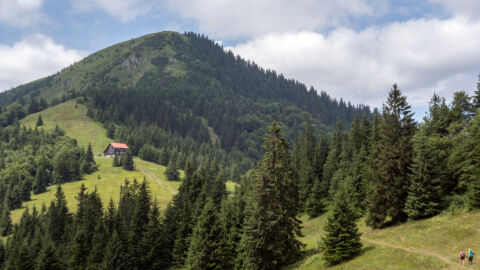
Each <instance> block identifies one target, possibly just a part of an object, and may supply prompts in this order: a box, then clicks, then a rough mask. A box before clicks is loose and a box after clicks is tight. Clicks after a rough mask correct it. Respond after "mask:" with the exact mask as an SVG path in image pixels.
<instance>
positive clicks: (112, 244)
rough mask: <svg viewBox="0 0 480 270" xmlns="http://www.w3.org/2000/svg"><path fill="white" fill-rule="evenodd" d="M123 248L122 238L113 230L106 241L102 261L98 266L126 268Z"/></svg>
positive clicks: (114, 268) (114, 269)
mask: <svg viewBox="0 0 480 270" xmlns="http://www.w3.org/2000/svg"><path fill="white" fill-rule="evenodd" d="M125 257H126V254H125V249H124V245H123V241H122V239H121V238H120V237H119V236H118V233H117V231H114V232H113V234H112V237H111V238H110V240H109V241H108V243H107V246H106V248H105V253H104V256H103V261H102V264H101V266H100V269H102V270H120V269H128V268H126V267H125V259H126V258H125Z"/></svg>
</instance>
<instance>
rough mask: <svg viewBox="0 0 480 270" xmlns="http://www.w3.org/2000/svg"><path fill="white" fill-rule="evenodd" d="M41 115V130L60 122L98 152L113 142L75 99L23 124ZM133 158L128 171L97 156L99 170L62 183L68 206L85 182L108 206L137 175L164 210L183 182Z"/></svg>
mask: <svg viewBox="0 0 480 270" xmlns="http://www.w3.org/2000/svg"><path fill="white" fill-rule="evenodd" d="M39 114H40V115H41V116H42V119H43V122H44V125H43V126H41V127H40V129H45V130H46V131H52V130H53V129H55V126H56V125H58V126H59V127H60V128H61V129H62V130H64V131H65V134H66V135H67V136H69V137H71V138H74V139H76V140H77V141H78V144H79V145H80V146H82V147H84V148H86V147H87V146H88V143H91V144H92V148H93V151H94V154H95V155H97V154H99V153H102V152H103V150H104V149H105V147H106V145H108V143H109V142H110V141H111V140H109V139H108V138H107V137H106V135H105V134H106V130H105V129H104V128H103V127H102V126H101V125H100V124H99V123H98V122H94V121H93V120H92V119H90V118H88V117H87V116H86V108H85V106H83V105H82V104H76V103H75V102H74V101H68V102H65V103H61V104H59V105H56V106H53V107H50V108H48V109H46V110H44V111H41V112H38V113H35V114H31V115H28V116H27V117H25V118H24V119H23V120H22V121H21V124H22V125H25V126H27V127H34V126H35V123H36V121H37V118H38V115H39ZM134 160H135V166H136V170H135V171H132V172H129V171H126V170H123V169H122V168H121V167H112V159H111V158H106V157H101V156H96V157H95V161H96V163H97V165H98V166H99V168H98V171H96V172H95V173H93V174H90V175H85V176H84V179H83V180H81V181H75V182H70V183H66V184H63V185H62V188H63V189H64V192H65V196H66V199H67V201H68V207H69V209H70V210H71V211H76V208H77V201H76V199H75V196H76V195H77V193H78V191H79V188H80V185H81V184H82V183H84V184H85V186H86V187H87V189H88V191H93V190H94V189H95V188H96V189H97V191H98V192H99V194H100V197H101V198H102V201H103V204H104V206H105V205H106V204H107V203H108V201H109V200H110V198H113V199H114V201H115V202H117V201H118V198H119V195H120V185H122V184H123V183H124V181H125V179H128V180H129V181H133V179H134V178H135V179H137V180H139V181H141V180H143V179H144V178H145V179H147V181H148V182H149V184H150V190H151V193H152V196H153V197H154V198H156V199H157V201H158V203H159V206H160V208H161V209H165V207H166V205H167V204H168V203H169V202H170V200H171V199H172V197H173V195H174V194H176V193H177V190H178V188H179V186H180V184H181V182H179V181H168V180H166V178H165V167H164V166H161V165H158V164H155V163H152V162H147V161H143V160H141V159H139V158H135V159H134ZM181 177H183V172H181ZM235 185H236V184H235V183H232V182H227V190H228V192H230V193H232V192H233V191H234V189H235ZM55 190H56V187H55V186H51V187H49V188H48V191H47V192H46V193H41V194H38V195H32V200H31V201H28V202H24V203H23V205H22V206H23V207H29V208H32V207H33V206H36V207H37V208H41V206H42V204H43V203H44V204H45V205H46V206H48V205H49V203H50V201H51V200H52V199H53V196H54V194H55ZM23 210H24V208H22V209H17V210H14V211H12V220H13V221H14V222H16V221H18V220H19V218H20V215H21V213H22V212H23Z"/></svg>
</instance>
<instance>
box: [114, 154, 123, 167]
mask: <svg viewBox="0 0 480 270" xmlns="http://www.w3.org/2000/svg"><path fill="white" fill-rule="evenodd" d="M121 166H122V162H121V161H120V158H119V157H118V155H115V157H114V158H113V167H121Z"/></svg>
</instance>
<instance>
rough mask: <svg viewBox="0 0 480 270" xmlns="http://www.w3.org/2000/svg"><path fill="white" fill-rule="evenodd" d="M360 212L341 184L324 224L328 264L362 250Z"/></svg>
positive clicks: (325, 256)
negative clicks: (358, 224)
mask: <svg viewBox="0 0 480 270" xmlns="http://www.w3.org/2000/svg"><path fill="white" fill-rule="evenodd" d="M357 219H358V213H356V212H355V207H354V206H353V202H352V201H351V199H350V196H349V191H348V189H347V187H346V186H345V185H341V187H340V188H339V190H338V192H337V194H336V195H335V198H334V201H333V209H332V211H331V213H330V214H329V216H328V220H327V223H326V224H325V226H324V228H323V229H324V231H325V236H324V237H323V238H322V240H323V245H322V257H323V259H324V260H325V262H326V263H327V264H328V265H335V264H339V263H342V262H345V261H347V260H350V259H352V258H353V257H355V256H356V255H358V254H359V253H360V252H361V249H362V243H361V242H360V233H359V232H358V227H357V223H356V221H357Z"/></svg>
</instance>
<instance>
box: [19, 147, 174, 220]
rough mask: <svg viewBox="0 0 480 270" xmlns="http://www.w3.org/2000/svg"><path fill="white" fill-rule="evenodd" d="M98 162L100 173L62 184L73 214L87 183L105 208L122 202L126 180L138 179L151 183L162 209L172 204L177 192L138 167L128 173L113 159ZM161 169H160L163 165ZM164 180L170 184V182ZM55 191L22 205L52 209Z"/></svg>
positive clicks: (52, 189) (20, 212) (97, 160)
mask: <svg viewBox="0 0 480 270" xmlns="http://www.w3.org/2000/svg"><path fill="white" fill-rule="evenodd" d="M96 162H97V164H98V165H99V170H98V171H97V172H95V173H93V174H90V175H86V176H85V177H84V179H83V180H81V181H75V182H70V183H66V184H63V185H62V188H63V191H64V192H65V197H66V199H67V202H68V208H69V209H70V211H72V212H74V211H76V209H77V201H76V199H75V196H76V195H77V193H78V191H79V188H80V185H81V184H82V183H84V184H85V186H86V187H87V189H88V191H90V192H91V191H93V190H95V188H96V189H97V191H98V193H99V194H100V197H101V198H102V202H103V204H104V206H105V205H106V204H107V203H108V201H109V200H110V198H113V200H114V201H115V202H118V198H119V196H120V185H122V184H123V183H124V181H125V178H127V179H129V181H133V179H134V178H136V179H137V180H139V181H142V180H143V178H144V177H145V178H146V179H147V181H148V182H149V184H150V191H151V194H152V197H154V198H156V199H157V201H158V203H159V206H160V207H161V208H162V209H164V208H165V207H166V206H167V204H168V202H169V201H170V200H171V199H172V196H173V193H172V192H171V191H170V190H167V189H165V187H164V186H163V185H160V184H159V183H158V182H157V181H155V179H152V176H150V175H145V174H143V173H142V172H141V171H140V170H139V169H138V166H137V170H136V171H132V172H129V171H125V170H124V169H123V168H121V167H113V166H112V159H111V158H103V157H102V158H96ZM135 162H136V163H137V164H140V163H141V161H140V160H139V159H138V158H135ZM157 166H158V167H160V166H159V165H157ZM99 176H100V179H99ZM154 176H155V177H156V178H157V179H164V176H163V174H162V175H156V174H154ZM162 181H165V182H169V181H166V180H162ZM55 191H56V186H51V187H49V188H48V191H47V192H45V193H42V194H38V195H32V200H31V201H28V202H25V203H23V205H22V206H23V207H29V208H32V207H33V206H36V207H37V208H41V206H42V204H45V205H46V206H48V205H49V204H50V201H52V200H53V199H54V194H55ZM23 210H24V208H22V209H17V210H14V211H12V220H13V221H14V222H16V221H18V220H19V218H20V216H21V214H22V212H23Z"/></svg>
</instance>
